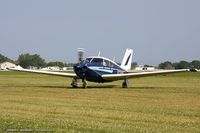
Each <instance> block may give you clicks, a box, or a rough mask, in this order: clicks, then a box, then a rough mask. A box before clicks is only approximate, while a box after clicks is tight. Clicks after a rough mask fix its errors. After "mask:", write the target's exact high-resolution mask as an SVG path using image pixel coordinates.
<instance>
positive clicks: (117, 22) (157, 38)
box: [0, 0, 200, 65]
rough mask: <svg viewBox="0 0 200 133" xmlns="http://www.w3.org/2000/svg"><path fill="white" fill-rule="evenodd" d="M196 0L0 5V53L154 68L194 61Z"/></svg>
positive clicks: (199, 56) (199, 12)
mask: <svg viewBox="0 0 200 133" xmlns="http://www.w3.org/2000/svg"><path fill="white" fill-rule="evenodd" d="M199 6H200V1H199V0H32V1H30V0H0V53H1V54H3V55H5V56H7V57H9V58H11V59H14V60H16V59H17V58H18V56H19V55H20V54H24V53H30V54H39V55H40V56H41V57H42V58H44V59H45V60H46V61H63V62H73V63H74V62H77V48H79V47H81V48H84V49H85V54H84V57H87V56H91V55H97V54H98V52H99V51H100V52H101V56H104V57H107V58H110V59H113V58H114V57H115V59H116V61H117V62H121V60H122V58H123V55H124V52H125V49H126V48H132V49H133V50H134V55H133V61H136V62H138V64H149V65H158V64H159V63H161V62H164V61H166V60H169V61H172V62H178V61H180V60H186V61H192V60H195V59H196V60H200V8H199Z"/></svg>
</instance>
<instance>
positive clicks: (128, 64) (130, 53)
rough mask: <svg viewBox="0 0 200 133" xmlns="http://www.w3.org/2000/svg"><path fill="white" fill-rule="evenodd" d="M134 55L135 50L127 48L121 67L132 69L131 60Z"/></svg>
mask: <svg viewBox="0 0 200 133" xmlns="http://www.w3.org/2000/svg"><path fill="white" fill-rule="evenodd" d="M132 57H133V50H132V49H129V48H127V49H126V52H125V55H124V58H123V60H122V64H121V68H122V69H124V70H130V69H131V62H132Z"/></svg>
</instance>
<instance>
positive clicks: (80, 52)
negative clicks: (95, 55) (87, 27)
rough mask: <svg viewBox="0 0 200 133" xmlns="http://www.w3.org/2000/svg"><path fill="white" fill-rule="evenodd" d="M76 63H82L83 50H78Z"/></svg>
mask: <svg viewBox="0 0 200 133" xmlns="http://www.w3.org/2000/svg"><path fill="white" fill-rule="evenodd" d="M77 51H78V63H81V62H82V61H83V54H84V52H85V51H84V48H78V50H77Z"/></svg>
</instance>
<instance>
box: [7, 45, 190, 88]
mask: <svg viewBox="0 0 200 133" xmlns="http://www.w3.org/2000/svg"><path fill="white" fill-rule="evenodd" d="M132 57H133V50H132V49H129V48H127V49H126V52H125V55H124V58H123V60H122V63H121V65H118V64H117V63H116V62H114V61H112V60H110V59H108V58H105V57H101V56H91V57H87V58H86V59H85V60H84V61H81V62H80V63H78V64H76V65H74V73H64V72H50V71H41V70H29V69H23V68H17V67H16V68H10V70H14V71H23V72H32V73H40V74H48V75H57V76H64V77H70V78H72V79H73V80H72V83H71V85H72V87H73V88H77V87H78V79H82V83H83V84H82V87H83V88H87V81H91V82H98V83H104V82H111V81H116V80H124V81H123V83H122V88H127V87H128V79H129V78H137V77H144V76H152V75H158V74H167V73H175V72H185V71H188V69H180V70H162V71H152V72H137V73H129V72H128V71H129V70H130V69H131V62H132Z"/></svg>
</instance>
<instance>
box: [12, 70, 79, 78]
mask: <svg viewBox="0 0 200 133" xmlns="http://www.w3.org/2000/svg"><path fill="white" fill-rule="evenodd" d="M9 70H13V71H21V72H30V73H39V74H47V75H55V76H62V77H69V78H74V77H77V76H76V74H75V73H64V72H49V71H40V70H29V69H23V68H9Z"/></svg>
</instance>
